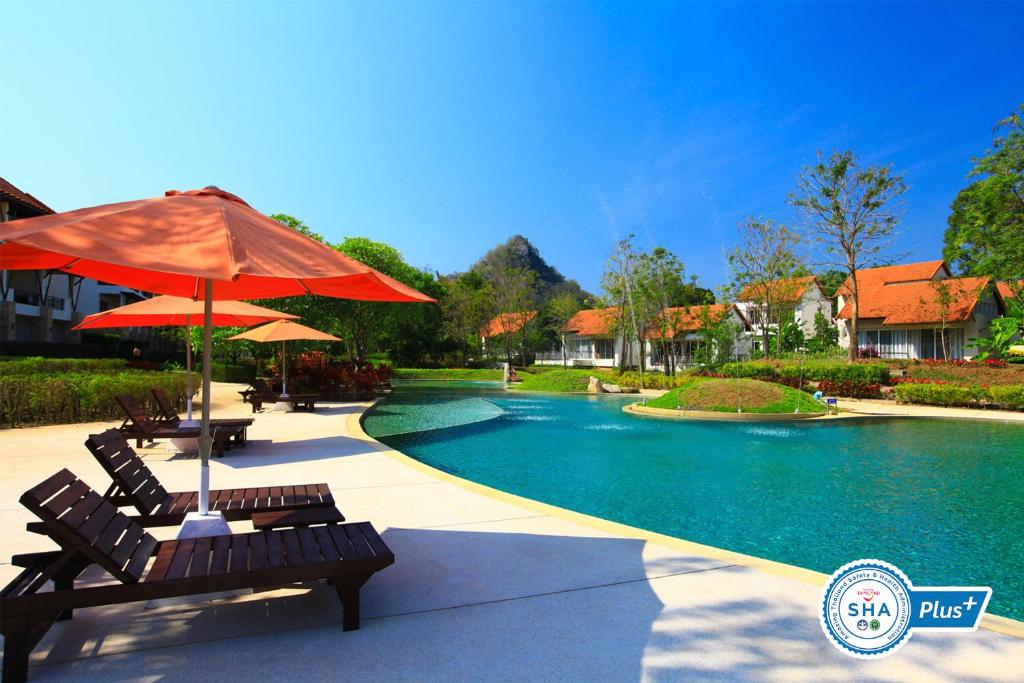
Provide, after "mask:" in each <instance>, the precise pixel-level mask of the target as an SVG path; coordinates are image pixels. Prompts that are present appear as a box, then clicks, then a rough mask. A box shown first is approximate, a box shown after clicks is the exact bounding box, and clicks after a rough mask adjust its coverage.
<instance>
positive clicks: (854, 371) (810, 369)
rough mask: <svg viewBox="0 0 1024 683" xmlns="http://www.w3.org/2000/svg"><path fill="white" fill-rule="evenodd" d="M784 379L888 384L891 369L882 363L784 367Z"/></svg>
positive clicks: (811, 364)
mask: <svg viewBox="0 0 1024 683" xmlns="http://www.w3.org/2000/svg"><path fill="white" fill-rule="evenodd" d="M779 374H780V375H781V376H782V377H800V376H802V377H803V378H804V379H810V380H815V381H820V380H830V381H833V382H866V383H870V384H888V382H889V379H890V376H889V368H888V367H886V366H885V365H882V364H880V363H806V364H805V365H804V366H803V367H802V368H801V367H800V366H799V365H784V366H782V367H781V368H780V372H779Z"/></svg>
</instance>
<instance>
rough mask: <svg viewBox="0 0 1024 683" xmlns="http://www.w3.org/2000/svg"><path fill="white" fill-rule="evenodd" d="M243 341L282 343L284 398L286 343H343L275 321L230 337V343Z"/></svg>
mask: <svg viewBox="0 0 1024 683" xmlns="http://www.w3.org/2000/svg"><path fill="white" fill-rule="evenodd" d="M241 339H248V340H249V341H257V342H276V341H279V342H281V395H282V396H288V360H287V357H286V356H285V353H284V343H285V342H286V341H292V340H298V339H307V340H311V341H341V340H340V339H338V338H337V337H335V336H334V335H333V334H327V333H326V332H321V331H320V330H314V329H313V328H312V327H306V326H305V325H300V324H299V323H296V322H292V321H291V320H275V321H274V322H272V323H267V324H266V325H260V326H259V327H256V328H253V329H251V330H246V331H245V332H242V333H241V334H236V335H235V336H233V337H228V341H235V340H241Z"/></svg>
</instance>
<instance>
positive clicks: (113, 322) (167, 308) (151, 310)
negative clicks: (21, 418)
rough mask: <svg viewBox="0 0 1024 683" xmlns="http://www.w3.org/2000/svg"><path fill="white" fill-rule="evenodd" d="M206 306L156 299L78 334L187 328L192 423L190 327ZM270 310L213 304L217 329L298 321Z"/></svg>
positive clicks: (103, 317)
mask: <svg viewBox="0 0 1024 683" xmlns="http://www.w3.org/2000/svg"><path fill="white" fill-rule="evenodd" d="M204 308H205V303H204V302H202V301H193V300H192V299H186V298H184V297H180V296H166V295H164V296H155V297H153V298H152V299H143V300H142V301H136V302H135V303H133V304H128V305H127V306H121V307H119V308H112V309H110V310H107V311H100V312H99V313H93V314H92V315H87V316H85V319H84V320H82V322H80V323H78V324H77V325H75V327H74V329H76V330H98V329H109V328H112V327H184V328H185V340H186V341H185V370H186V372H187V377H188V394H187V395H188V399H187V403H188V421H189V422H191V421H192V334H191V327H192V325H193V324H194V323H197V322H199V321H201V320H202V319H203V313H204V310H203V309H204ZM298 317H299V316H297V315H292V314H291V313H282V312H281V311H275V310H273V309H271V308H264V307H263V306H256V305H254V304H247V303H245V302H244V301H215V302H213V317H212V318H211V319H210V323H211V324H212V325H213V326H214V327H249V326H250V325H258V324H260V323H265V322H268V321H271V320H287V319H295V318H298Z"/></svg>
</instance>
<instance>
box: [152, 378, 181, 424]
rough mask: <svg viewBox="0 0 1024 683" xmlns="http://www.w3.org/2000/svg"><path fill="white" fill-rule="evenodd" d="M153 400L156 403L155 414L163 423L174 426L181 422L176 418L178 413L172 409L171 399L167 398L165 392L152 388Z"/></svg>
mask: <svg viewBox="0 0 1024 683" xmlns="http://www.w3.org/2000/svg"><path fill="white" fill-rule="evenodd" d="M152 393H153V400H154V401H156V410H157V414H158V415H159V416H160V418H161V419H163V420H164V422H166V423H168V424H173V425H176V424H178V423H179V422H181V418H180V417H178V411H176V410H175V409H174V405H172V404H171V399H170V398H168V397H167V392H165V391H164V390H163V389H161V388H160V387H153V389H152Z"/></svg>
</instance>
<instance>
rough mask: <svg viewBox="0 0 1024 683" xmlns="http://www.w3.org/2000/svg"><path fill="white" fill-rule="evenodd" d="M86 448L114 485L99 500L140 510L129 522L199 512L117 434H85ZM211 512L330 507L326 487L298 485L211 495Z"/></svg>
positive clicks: (246, 515) (242, 514) (235, 516)
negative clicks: (163, 480) (158, 475)
mask: <svg viewBox="0 0 1024 683" xmlns="http://www.w3.org/2000/svg"><path fill="white" fill-rule="evenodd" d="M85 447H86V448H88V449H89V452H90V453H92V455H93V457H94V458H96V460H97V461H98V462H99V463H100V465H101V466H102V467H103V469H104V471H106V473H107V474H108V475H110V478H111V479H112V480H113V483H112V484H111V485H110V488H108V489H107V491H106V492H105V493H104V494H103V497H104V498H106V499H109V500H110V501H111V502H112V503H114V504H115V505H131V506H133V507H134V508H135V509H136V510H138V511H139V516H138V517H135V518H133V519H135V520H137V521H138V522H139V524H141V525H142V526H146V527H149V526H170V525H174V524H181V522H183V521H184V520H185V515H186V514H188V513H189V512H195V511H196V510H198V509H199V493H198V492H197V491H180V492H176V493H175V492H172V493H168V492H167V490H166V489H164V487H163V486H162V485H161V484H160V480H159V479H157V478H156V476H155V475H154V474H153V473H152V472H151V471H150V470H149V468H148V467H146V464H145V463H144V462H143V461H142V458H140V457H139V455H138V454H137V453H136V452H135V451H134V450H133V449H132V447H131V446H129V445H128V441H127V440H125V438H124V435H123V434H122V433H121V432H119V431H118V430H116V429H108V430H107V431H105V432H103V433H102V434H92V435H90V436H89V438H88V439H87V440H86V442H85ZM210 509H211V510H215V511H219V512H220V513H221V514H223V515H224V518H225V519H226V520H228V521H235V520H244V519H250V518H252V517H253V515H257V514H260V513H271V512H283V511H286V510H305V509H316V510H318V511H319V512H320V513H322V515H330V514H331V513H332V511H333V510H334V509H335V507H334V496H333V495H332V494H331V489H330V487H329V486H327V484H297V485H293V486H266V487H258V488H245V489H223V490H214V491H210ZM337 516H338V517H340V514H339V515H337ZM340 518H341V519H342V520H343V519H344V517H340ZM320 519H321V520H326V519H330V517H325V516H321V517H320ZM33 530H35V529H33Z"/></svg>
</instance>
